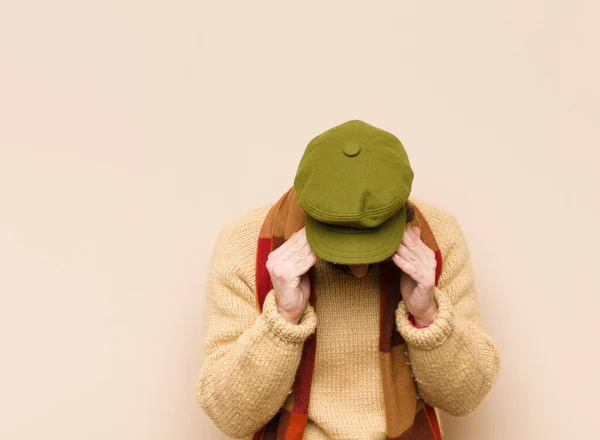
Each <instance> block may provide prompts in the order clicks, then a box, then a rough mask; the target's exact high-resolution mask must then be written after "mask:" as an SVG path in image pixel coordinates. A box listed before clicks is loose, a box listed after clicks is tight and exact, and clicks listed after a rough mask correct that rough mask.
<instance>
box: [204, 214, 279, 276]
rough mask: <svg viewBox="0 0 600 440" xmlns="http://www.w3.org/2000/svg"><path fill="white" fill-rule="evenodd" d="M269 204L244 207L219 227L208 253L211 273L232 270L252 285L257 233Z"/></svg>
mask: <svg viewBox="0 0 600 440" xmlns="http://www.w3.org/2000/svg"><path fill="white" fill-rule="evenodd" d="M271 206H272V205H265V206H261V207H258V208H255V209H253V210H251V211H248V212H246V213H244V214H242V215H239V216H238V217H236V218H234V219H232V220H230V221H229V222H227V223H226V224H225V225H224V226H223V227H222V228H221V230H220V233H219V236H218V238H217V242H216V244H215V247H214V252H213V257H212V267H213V272H214V273H219V274H229V275H231V274H233V273H236V274H237V275H238V276H242V277H243V278H244V279H245V280H246V282H247V283H248V284H249V285H251V286H252V285H254V276H255V275H254V269H255V265H256V263H255V260H256V247H257V243H258V235H259V232H260V228H261V226H262V224H263V222H264V219H265V217H266V216H267V213H268V212H269V209H270V208H271Z"/></svg>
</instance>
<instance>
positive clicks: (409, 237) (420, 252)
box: [396, 227, 436, 267]
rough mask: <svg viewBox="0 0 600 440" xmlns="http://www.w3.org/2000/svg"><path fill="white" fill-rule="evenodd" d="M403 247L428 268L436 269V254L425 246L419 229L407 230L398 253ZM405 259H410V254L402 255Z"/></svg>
mask: <svg viewBox="0 0 600 440" xmlns="http://www.w3.org/2000/svg"><path fill="white" fill-rule="evenodd" d="M402 245H404V246H405V247H406V248H407V249H408V250H409V251H410V252H411V253H412V254H413V255H415V256H416V257H417V258H418V259H419V260H421V261H422V262H423V263H424V264H425V265H426V266H427V267H435V265H436V261H435V254H434V252H433V251H432V250H431V249H430V248H429V247H428V246H427V245H426V244H425V243H423V240H421V238H420V237H419V228H417V227H413V228H410V227H409V228H407V231H406V232H405V234H404V236H403V237H402V241H401V242H400V245H399V246H398V250H397V251H396V252H398V253H399V251H400V249H401V247H402ZM400 255H402V256H404V257H405V258H407V257H410V255H408V254H406V253H405V254H400ZM407 259H408V260H409V261H412V258H407Z"/></svg>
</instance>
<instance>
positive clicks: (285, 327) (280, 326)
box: [262, 289, 317, 342]
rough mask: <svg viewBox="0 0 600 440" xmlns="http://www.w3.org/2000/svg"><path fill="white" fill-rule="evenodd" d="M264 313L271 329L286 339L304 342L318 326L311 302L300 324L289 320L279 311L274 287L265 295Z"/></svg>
mask: <svg viewBox="0 0 600 440" xmlns="http://www.w3.org/2000/svg"><path fill="white" fill-rule="evenodd" d="M262 313H263V316H264V318H265V321H266V322H267V325H268V326H269V328H270V329H271V331H272V332H273V333H275V334H276V335H277V336H279V337H280V338H281V339H283V340H285V341H289V342H304V341H305V340H306V339H307V338H308V337H309V336H310V335H311V334H312V333H313V332H314V331H315V328H316V327H317V314H316V313H315V309H314V308H313V306H311V305H310V304H307V305H306V309H304V313H302V316H301V317H300V321H299V322H298V324H292V323H291V322H288V321H287V320H286V319H285V318H284V317H283V316H281V315H280V314H279V312H278V311H277V299H276V297H275V291H274V290H272V289H271V291H270V292H269V293H268V294H267V296H266V297H265V302H264V303H263V311H262Z"/></svg>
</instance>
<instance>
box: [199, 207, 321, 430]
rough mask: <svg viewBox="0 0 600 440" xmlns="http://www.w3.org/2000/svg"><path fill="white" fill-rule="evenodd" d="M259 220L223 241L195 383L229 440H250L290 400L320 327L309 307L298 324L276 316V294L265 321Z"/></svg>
mask: <svg viewBox="0 0 600 440" xmlns="http://www.w3.org/2000/svg"><path fill="white" fill-rule="evenodd" d="M258 220H260V218H255V217H248V218H246V221H245V222H244V221H242V222H238V223H237V224H232V225H230V226H229V227H227V228H225V229H224V230H223V231H222V232H221V235H220V237H219V239H218V241H217V244H216V247H215V250H214V254H213V260H212V263H211V267H210V270H209V279H208V287H207V290H206V312H205V314H206V328H205V329H206V335H205V340H204V349H203V354H202V365H201V369H200V373H199V375H198V378H197V382H196V395H197V400H198V403H199V405H200V406H201V407H202V409H203V410H204V411H205V413H206V414H207V415H208V416H209V417H210V418H211V419H212V420H213V422H214V423H215V425H216V426H217V427H218V428H219V429H220V430H221V431H222V432H223V433H224V434H226V435H228V436H230V437H233V438H237V439H240V438H249V437H251V436H252V434H253V433H254V432H256V431H257V430H258V429H260V428H261V427H262V426H263V425H264V424H265V423H267V422H268V421H269V420H270V419H271V418H272V417H273V416H274V415H275V414H276V413H277V412H278V411H279V409H280V408H281V407H282V406H283V404H284V402H285V400H286V398H287V397H288V395H289V394H290V389H291V387H292V385H293V382H294V378H295V374H296V370H297V368H298V365H299V362H300V357H301V354H302V347H303V342H304V340H306V338H308V336H309V335H310V334H312V333H313V332H314V330H315V327H316V314H315V311H314V308H313V307H312V306H311V305H310V304H308V305H307V308H306V310H305V311H304V314H303V315H302V317H301V319H300V321H299V323H298V324H297V325H296V324H292V323H290V322H288V321H286V320H285V319H284V318H283V317H282V316H281V315H280V314H279V313H278V311H277V304H276V297H275V293H274V291H271V292H269V294H268V295H267V297H266V299H265V303H264V305H263V312H262V313H259V311H258V308H257V304H256V296H255V289H254V287H253V286H254V268H255V264H254V259H255V257H256V238H257V236H258V228H259V227H260V222H259V221H258Z"/></svg>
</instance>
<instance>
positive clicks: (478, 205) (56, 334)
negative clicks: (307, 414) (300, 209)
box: [0, 0, 600, 440]
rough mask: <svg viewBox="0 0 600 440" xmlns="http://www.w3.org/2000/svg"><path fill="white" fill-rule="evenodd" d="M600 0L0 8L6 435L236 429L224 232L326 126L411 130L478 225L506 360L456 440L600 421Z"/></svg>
mask: <svg viewBox="0 0 600 440" xmlns="http://www.w3.org/2000/svg"><path fill="white" fill-rule="evenodd" d="M599 13H600V6H599V3H598V2H596V1H592V0H587V1H586V0H573V1H570V2H564V1H562V2H561V1H550V0H546V1H544V0H519V1H517V0H507V1H503V2H481V1H475V0H457V1H452V2H442V1H437V2H417V1H413V0H409V1H370V2H367V1H349V0H344V1H326V0H321V1H316V0H311V1H302V2H299V1H298V2H291V1H288V2H286V1H266V0H261V1H255V0H249V1H237V2H231V1H224V2H215V1H212V2H209V1H197V0H196V1H191V0H173V1H169V2H166V1H156V0H145V1H141V0H119V1H117V0H106V1H102V2H82V1H76V0H70V1H69V0H55V1H52V2H50V1H41V0H37V1H36V0H18V1H17V0H2V1H1V2H0V294H1V307H0V355H1V363H0V390H1V397H0V437H1V438H3V439H10V440H24V439H27V440H29V439H31V440H33V439H49V440H55V439H56V440H58V439H61V440H76V439H77V440H78V439H87V440H100V439H107V438H110V439H114V440H133V439H142V438H143V439H146V440H173V439H181V440H193V439H217V440H220V439H225V437H224V436H223V435H221V434H220V433H219V432H218V430H217V429H216V428H215V427H214V425H213V423H212V422H211V420H210V419H209V418H208V417H207V416H206V415H205V414H204V413H203V412H202V411H201V409H200V408H199V407H198V406H197V404H196V401H195V395H194V387H195V379H196V375H197V373H198V371H199V367H200V359H201V351H202V341H203V335H204V306H205V303H204V301H205V281H206V274H207V269H208V262H209V258H210V255H211V252H212V248H213V245H214V243H215V240H216V237H217V234H218V232H219V230H220V228H221V227H223V226H224V225H225V224H226V223H227V222H229V221H231V220H233V219H234V218H236V217H237V216H239V215H242V214H243V213H245V212H246V211H248V210H250V209H252V208H255V207H257V206H261V205H264V204H268V203H273V202H274V201H276V200H277V198H278V197H279V196H280V195H281V194H282V193H283V192H284V191H285V190H287V189H288V188H289V187H290V185H291V184H292V182H293V177H294V174H295V171H296V167H297V164H298V161H299V159H300V157H301V155H302V152H303V151H304V148H305V147H306V144H307V143H308V142H309V141H310V139H312V137H314V136H315V135H317V134H319V133H321V132H322V131H324V130H326V129H327V128H330V127H332V126H334V125H337V124H339V123H342V122H344V121H347V120H349V119H362V120H364V121H366V122H369V123H371V124H373V125H376V126H379V127H382V128H384V129H386V130H388V131H391V132H392V133H394V134H396V135H397V136H398V137H399V138H400V140H401V141H402V142H403V143H404V145H405V147H406V150H407V151H408V154H409V157H410V159H411V163H412V165H413V168H414V170H415V181H414V185H413V195H414V196H415V197H419V198H421V199H424V200H427V201H429V202H432V203H435V204H437V205H438V206H440V207H442V208H445V209H447V210H449V211H451V212H452V213H453V214H454V215H455V216H456V217H457V218H458V220H459V222H460V224H461V226H462V227H463V229H464V232H465V234H466V236H467V239H468V244H469V247H470V250H471V253H472V258H473V265H474V270H475V273H476V279H477V285H478V291H479V297H480V305H481V309H482V314H483V317H484V324H485V327H486V331H487V332H488V333H489V334H490V335H491V336H492V337H493V338H494V340H495V341H496V343H497V344H498V347H499V349H500V352H501V356H502V366H501V370H500V375H499V377H498V380H497V382H496V384H495V385H494V387H493V388H492V390H491V392H490V393H489V395H488V396H487V397H486V399H485V401H484V402H483V403H482V405H481V406H480V408H479V409H478V410H477V411H476V412H475V413H474V414H472V415H471V416H470V417H467V418H465V419H453V418H451V417H445V418H444V426H445V428H446V432H447V437H446V438H447V439H449V440H453V439H460V440H482V439H484V440H506V439H519V440H520V439H524V440H530V439H533V440H537V439H544V440H570V439H582V438H591V437H590V436H592V437H593V435H595V434H591V433H592V432H595V433H597V432H599V430H600V423H599V418H598V417H597V408H598V402H597V399H598V396H599V395H600V381H599V379H598V374H599V371H600V361H599V359H600V353H599V347H600V344H599V342H598V337H599V335H600V332H599V331H598V328H599V327H598V326H599V324H598V318H597V316H598V309H599V307H600V299H599V295H598V273H599V271H600V269H599V267H598V249H599V247H600V237H599V233H598V223H599V221H600V208H599V202H600V197H599V196H598V191H599V190H600V179H599V177H598V163H599V161H600V153H599V148H600V147H599V146H600V124H599V122H600V105H599V98H600V85H599V82H598V78H600V62H599V58H598V42H599V39H600V30H599V28H598V26H597V22H598V18H597V17H598V14H599Z"/></svg>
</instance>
